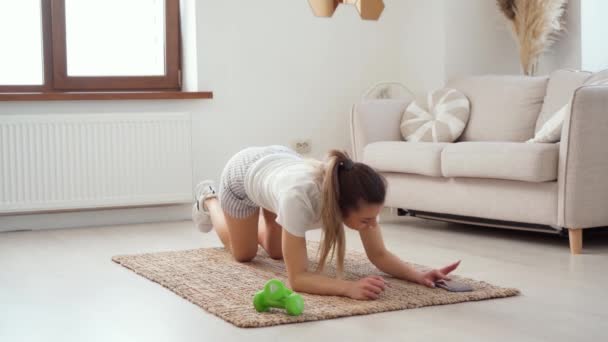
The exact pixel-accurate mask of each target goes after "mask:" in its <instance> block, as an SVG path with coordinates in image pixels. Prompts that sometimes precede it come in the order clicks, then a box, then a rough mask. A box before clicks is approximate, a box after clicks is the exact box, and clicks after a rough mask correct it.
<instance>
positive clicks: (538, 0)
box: [496, 0, 568, 75]
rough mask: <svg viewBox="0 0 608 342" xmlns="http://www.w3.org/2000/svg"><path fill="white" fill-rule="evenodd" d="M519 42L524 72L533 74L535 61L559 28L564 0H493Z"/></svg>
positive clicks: (549, 44) (549, 43) (561, 27)
mask: <svg viewBox="0 0 608 342" xmlns="http://www.w3.org/2000/svg"><path fill="white" fill-rule="evenodd" d="M496 2H497V4H498V7H499V8H500V10H501V12H502V13H503V14H504V15H505V17H506V18H507V19H508V21H509V24H510V26H511V29H512V30H513V34H514V36H515V39H516V41H517V43H518V45H519V59H520V63H521V67H522V70H523V72H524V74H526V75H534V74H535V72H536V69H537V65H538V60H539V58H540V57H541V56H542V54H543V53H544V52H545V51H547V49H549V48H550V47H551V45H553V43H554V42H555V40H556V39H557V35H558V33H559V32H560V31H562V30H563V21H562V17H563V15H564V11H565V7H566V4H567V2H568V0H497V1H496Z"/></svg>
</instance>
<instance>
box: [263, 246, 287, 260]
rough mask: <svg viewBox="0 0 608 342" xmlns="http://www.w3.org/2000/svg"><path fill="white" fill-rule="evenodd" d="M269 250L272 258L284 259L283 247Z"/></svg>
mask: <svg viewBox="0 0 608 342" xmlns="http://www.w3.org/2000/svg"><path fill="white" fill-rule="evenodd" d="M269 249H270V250H269V251H266V252H267V253H268V256H269V257H270V258H271V259H274V260H281V259H283V251H282V250H281V248H269Z"/></svg>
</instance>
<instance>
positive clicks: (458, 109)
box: [401, 88, 470, 142]
mask: <svg viewBox="0 0 608 342" xmlns="http://www.w3.org/2000/svg"><path fill="white" fill-rule="evenodd" d="M469 111H470V104H469V100H468V99H467V97H466V96H464V94H463V93H461V92H460V91H458V90H456V89H450V88H443V89H438V90H435V91H433V92H430V93H429V94H428V96H427V101H426V104H424V103H423V101H413V102H412V103H410V105H409V106H407V109H406V110H405V113H404V114H403V118H402V119H401V134H402V135H403V138H404V139H405V140H407V141H411V142H454V141H456V139H458V137H459V136H460V135H461V134H462V131H464V128H465V127H466V124H467V120H468V119H469Z"/></svg>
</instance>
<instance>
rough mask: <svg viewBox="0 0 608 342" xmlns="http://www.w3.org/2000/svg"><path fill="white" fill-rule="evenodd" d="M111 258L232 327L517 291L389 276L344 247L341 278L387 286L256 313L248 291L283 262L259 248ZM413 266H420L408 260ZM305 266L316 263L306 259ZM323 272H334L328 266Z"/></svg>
mask: <svg viewBox="0 0 608 342" xmlns="http://www.w3.org/2000/svg"><path fill="white" fill-rule="evenodd" d="M309 244H310V246H309V255H310V256H311V257H314V256H316V248H317V247H318V245H317V244H315V243H309ZM112 260H113V261H114V262H116V263H118V264H120V265H122V266H124V267H126V268H128V269H131V270H133V271H134V272H135V273H137V274H139V275H141V276H143V277H145V278H148V279H149V280H151V281H154V282H156V283H158V284H160V285H162V286H164V287H166V288H168V289H169V290H171V291H173V292H175V293H176V294H178V295H179V296H181V297H183V298H185V299H187V300H188V301H190V302H192V303H194V304H196V305H198V306H200V307H202V308H203V309H205V310H207V311H209V312H210V313H212V314H214V315H216V316H218V317H220V318H222V319H223V320H225V321H228V322H230V323H232V324H234V325H236V326H238V327H243V328H252V327H266V326H271V325H278V324H287V323H297V322H306V321H316V320H322V319H330V318H337V317H345V316H354V315H366V314H372V313H377V312H385V311H393V310H403V309H413V308H420V307H424V306H431V305H444V304H454V303H461V302H468V301H477V300H484V299H491V298H502V297H509V296H515V295H517V294H519V291H518V290H517V289H512V288H501V287H498V286H494V285H491V284H488V283H485V282H481V281H476V280H472V279H468V278H463V277H459V276H456V275H453V276H452V278H453V279H455V280H459V281H461V282H464V283H467V284H469V285H471V286H472V287H473V288H474V291H473V292H464V293H451V292H447V291H445V290H442V289H431V288H427V287H424V286H421V285H418V284H413V283H409V282H406V281H402V280H398V279H395V278H391V277H389V276H387V275H386V274H383V273H382V272H380V271H378V270H377V269H376V268H375V267H374V266H373V265H372V264H371V263H370V262H369V261H368V259H367V257H366V256H365V254H363V253H359V252H352V251H351V252H347V259H346V262H345V270H346V274H345V278H346V279H359V278H362V277H365V276H368V275H382V276H384V277H385V279H386V280H387V282H388V283H389V285H390V287H388V288H387V289H386V290H385V291H384V292H383V293H382V295H381V296H380V298H379V299H378V300H375V301H358V300H353V299H349V298H343V297H333V296H316V295H309V294H302V295H303V297H304V303H305V309H304V313H303V314H302V315H300V316H297V317H292V316H288V315H287V314H286V313H285V312H284V311H282V310H275V309H272V310H271V311H270V312H266V313H257V312H256V311H255V309H254V308H253V295H254V294H255V293H256V292H257V291H259V290H261V289H262V288H263V287H264V284H265V283H266V281H267V280H269V279H272V278H277V279H280V280H282V281H284V282H285V283H286V284H287V278H286V273H285V264H284V263H283V261H280V260H273V259H271V258H269V257H268V256H267V255H266V254H265V252H263V251H262V250H261V249H260V251H259V252H258V256H257V257H256V258H255V259H254V260H253V261H251V262H248V263H238V262H236V261H234V260H233V258H232V256H231V255H230V253H228V252H227V251H226V250H225V249H224V248H205V249H194V250H186V251H177V252H160V253H147V254H138V255H120V256H115V257H113V258H112ZM414 266H415V267H417V268H419V269H426V268H425V267H424V266H419V265H414ZM310 267H311V269H314V267H316V263H315V262H314V261H310ZM327 274H328V275H333V274H335V268H334V267H333V266H328V267H327Z"/></svg>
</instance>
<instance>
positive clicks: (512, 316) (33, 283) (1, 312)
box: [0, 218, 608, 342]
mask: <svg viewBox="0 0 608 342" xmlns="http://www.w3.org/2000/svg"><path fill="white" fill-rule="evenodd" d="M383 227H384V228H383V229H384V235H385V238H386V240H387V245H388V246H389V248H391V249H392V250H393V251H394V252H395V253H397V254H398V255H400V256H402V257H403V258H405V259H407V260H410V261H413V262H417V263H421V264H427V265H433V266H439V265H443V264H447V263H449V262H451V261H454V260H457V259H462V260H463V262H462V266H461V268H460V269H459V271H458V273H459V274H462V275H465V276H469V277H473V278H477V279H480V280H486V281H489V282H492V283H495V284H498V285H503V286H512V287H517V288H520V289H521V290H522V291H523V295H522V296H520V297H516V298H509V299H500V300H492V301H484V302H476V303H465V304H456V305H448V306H436V307H430V308H423V309H416V310H405V311H397V312H390V313H382V314H376V315H369V316H360V317H351V318H345V319H337V320H328V321H321V322H313V323H304V324H297V325H288V326H279V327H272V328H263V329H248V330H245V329H239V328H235V327H233V326H232V325H230V324H228V323H225V322H224V321H222V320H220V319H218V318H216V317H215V316H212V315H210V314H208V313H206V312H205V311H204V310H202V309H200V308H198V307H197V306H195V305H193V304H190V303H189V302H187V301H186V300H184V299H182V298H180V297H178V296H176V295H175V294H173V293H172V292H170V291H168V290H166V289H164V288H162V287H161V286H159V285H157V284H154V283H152V282H150V281H148V280H146V279H144V278H141V277H139V276H137V275H135V274H134V273H132V272H130V271H128V270H126V269H124V268H122V267H120V266H118V265H116V264H114V263H112V262H111V261H110V257H111V256H112V255H115V254H127V253H140V252H149V251H163V250H178V249H188V248H197V247H201V246H217V245H219V241H218V239H217V238H216V236H215V234H208V235H201V234H200V233H198V232H196V231H194V229H193V228H192V227H191V224H190V223H189V222H175V223H162V224H145V225H131V226H113V227H98V228H83V229H64V230H48V231H31V232H12V233H0V341H7V342H9V341H10V342H13V341H61V342H68V341H79V342H80V341H113V342H117V341H146V342H153V341H163V342H165V341H197V342H198V341H220V340H221V341H237V340H247V341H258V340H259V341H266V342H268V341H279V340H280V341H289V340H294V341H296V340H300V341H330V340H328V339H329V338H334V339H335V340H332V341H338V340H342V339H344V340H347V341H359V340H361V341H363V340H368V341H369V340H380V341H385V340H408V341H424V340H428V341H450V342H452V341H454V342H455V341H467V342H469V341H518V342H521V341H577V342H578V341H607V340H608V275H607V274H606V272H608V233H600V234H597V235H595V236H593V237H591V238H587V239H586V241H585V250H584V253H585V254H583V255H580V256H574V257H573V256H571V255H570V253H569V251H568V241H567V240H566V239H560V238H559V237H556V236H548V235H541V234H535V233H528V232H515V231H503V230H494V229H488V228H476V227H470V226H463V225H454V224H445V223H438V222H431V221H421V220H418V219H414V218H405V219H400V220H399V221H394V222H392V223H384V224H383ZM310 238H311V239H318V238H319V234H313V235H311V237H310ZM348 246H349V248H350V249H361V243H360V241H359V240H358V238H357V236H356V235H355V234H352V233H349V234H348Z"/></svg>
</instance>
